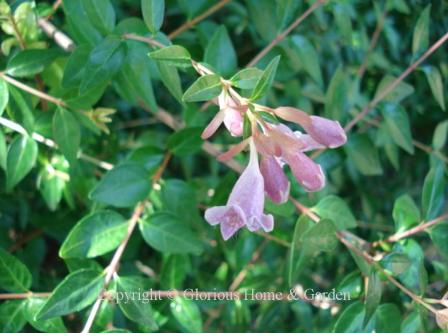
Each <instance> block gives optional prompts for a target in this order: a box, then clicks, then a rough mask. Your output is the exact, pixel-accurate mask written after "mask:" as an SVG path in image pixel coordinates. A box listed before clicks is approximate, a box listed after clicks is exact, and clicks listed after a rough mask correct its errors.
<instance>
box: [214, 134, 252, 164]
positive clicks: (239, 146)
mask: <svg viewBox="0 0 448 333" xmlns="http://www.w3.org/2000/svg"><path fill="white" fill-rule="evenodd" d="M249 140H250V138H247V139H245V140H243V141H241V142H239V143H237V144H236V145H233V146H232V147H231V148H230V149H229V150H228V151H226V152H225V153H222V154H221V155H219V156H218V161H221V162H225V161H228V160H230V159H231V158H233V157H234V156H235V155H236V154H238V153H240V152H241V151H243V149H244V148H246V146H247V145H248V144H249Z"/></svg>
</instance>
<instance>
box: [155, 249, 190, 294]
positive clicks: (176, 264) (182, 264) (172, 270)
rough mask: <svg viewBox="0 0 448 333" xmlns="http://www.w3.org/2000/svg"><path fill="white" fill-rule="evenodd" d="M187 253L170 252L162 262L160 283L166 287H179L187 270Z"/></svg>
mask: <svg viewBox="0 0 448 333" xmlns="http://www.w3.org/2000/svg"><path fill="white" fill-rule="evenodd" d="M188 265H189V260H188V256H187V255H182V254H172V255H169V256H168V259H167V260H165V261H164V262H163V266H162V269H161V272H160V283H161V284H162V287H163V288H166V289H179V288H181V287H182V283H183V281H184V280H185V277H186V275H187V272H188Z"/></svg>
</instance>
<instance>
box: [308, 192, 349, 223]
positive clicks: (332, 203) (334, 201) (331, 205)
mask: <svg viewBox="0 0 448 333" xmlns="http://www.w3.org/2000/svg"><path fill="white" fill-rule="evenodd" d="M313 211H315V212H316V213H317V214H318V215H319V216H320V217H322V218H325V219H330V220H332V221H333V222H334V224H335V225H336V227H337V229H338V230H344V229H348V228H355V227H356V219H355V217H354V216H353V214H352V212H351V210H350V207H349V206H348V205H347V204H346V202H345V201H344V200H342V199H341V198H339V197H337V196H335V195H329V196H326V197H325V198H323V199H322V200H321V201H319V203H318V204H317V205H316V206H314V207H313Z"/></svg>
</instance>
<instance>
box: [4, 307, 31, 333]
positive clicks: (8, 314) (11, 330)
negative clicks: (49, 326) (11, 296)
mask: <svg viewBox="0 0 448 333" xmlns="http://www.w3.org/2000/svg"><path fill="white" fill-rule="evenodd" d="M25 307H26V301H25V300H12V301H6V302H4V303H2V304H1V305H0V327H1V328H2V332H5V333H18V332H22V329H23V326H25V324H26V319H25Z"/></svg>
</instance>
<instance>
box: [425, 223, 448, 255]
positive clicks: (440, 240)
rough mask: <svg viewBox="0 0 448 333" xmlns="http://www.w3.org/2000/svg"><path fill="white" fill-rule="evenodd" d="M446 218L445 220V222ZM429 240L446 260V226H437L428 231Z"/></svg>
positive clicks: (447, 238) (447, 227)
mask: <svg viewBox="0 0 448 333" xmlns="http://www.w3.org/2000/svg"><path fill="white" fill-rule="evenodd" d="M447 220H448V218H445V220H444V221H445V222H446V221H447ZM429 235H430V236H431V240H432V241H433V243H434V245H435V246H436V248H437V250H439V252H440V254H441V255H442V256H443V257H444V258H445V259H448V224H438V225H436V226H434V227H433V228H431V229H430V231H429Z"/></svg>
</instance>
